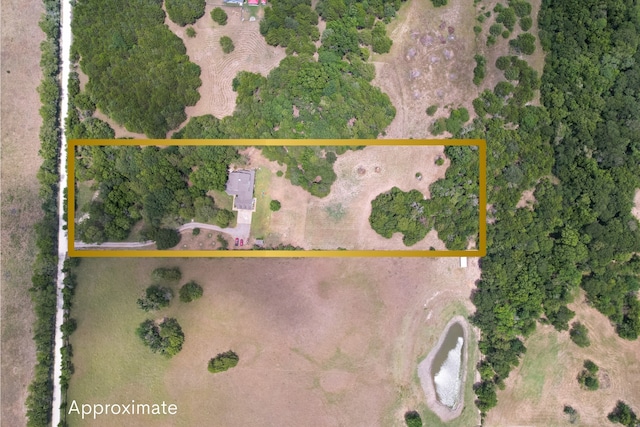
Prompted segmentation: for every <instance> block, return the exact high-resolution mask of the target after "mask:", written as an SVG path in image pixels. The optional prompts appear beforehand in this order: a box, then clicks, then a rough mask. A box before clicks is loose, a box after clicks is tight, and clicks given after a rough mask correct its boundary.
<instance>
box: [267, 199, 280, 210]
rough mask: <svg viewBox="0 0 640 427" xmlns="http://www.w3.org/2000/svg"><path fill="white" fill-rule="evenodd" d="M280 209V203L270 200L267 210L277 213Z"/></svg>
mask: <svg viewBox="0 0 640 427" xmlns="http://www.w3.org/2000/svg"><path fill="white" fill-rule="evenodd" d="M281 207H282V205H281V203H280V202H279V201H277V200H272V201H271V202H270V203H269V209H271V210H272V211H273V212H275V211H279V210H280V208H281Z"/></svg>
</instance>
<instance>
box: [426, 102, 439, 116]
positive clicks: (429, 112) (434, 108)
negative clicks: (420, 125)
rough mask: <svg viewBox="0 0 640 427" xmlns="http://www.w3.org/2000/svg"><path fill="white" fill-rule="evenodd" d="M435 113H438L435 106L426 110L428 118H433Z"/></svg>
mask: <svg viewBox="0 0 640 427" xmlns="http://www.w3.org/2000/svg"><path fill="white" fill-rule="evenodd" d="M436 111H438V106H437V105H431V106H430V107H429V108H427V115H428V116H433V115H434V114H435V113H436Z"/></svg>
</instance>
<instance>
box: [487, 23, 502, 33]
mask: <svg viewBox="0 0 640 427" xmlns="http://www.w3.org/2000/svg"><path fill="white" fill-rule="evenodd" d="M501 32H502V24H493V25H492V26H491V27H489V34H491V35H493V36H497V35H498V34H500V33H501Z"/></svg>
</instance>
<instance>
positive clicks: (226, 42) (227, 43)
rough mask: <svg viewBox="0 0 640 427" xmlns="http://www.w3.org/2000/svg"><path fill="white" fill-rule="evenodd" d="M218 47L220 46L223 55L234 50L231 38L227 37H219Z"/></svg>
mask: <svg viewBox="0 0 640 427" xmlns="http://www.w3.org/2000/svg"><path fill="white" fill-rule="evenodd" d="M220 46H222V51H223V52H224V53H231V52H233V50H234V49H235V48H236V47H235V46H234V45H233V40H231V37H228V36H222V37H220Z"/></svg>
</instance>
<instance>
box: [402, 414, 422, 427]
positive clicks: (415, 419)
mask: <svg viewBox="0 0 640 427" xmlns="http://www.w3.org/2000/svg"><path fill="white" fill-rule="evenodd" d="M404 422H405V423H407V427H422V418H420V414H419V413H417V412H416V411H408V412H406V413H405V414H404Z"/></svg>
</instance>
